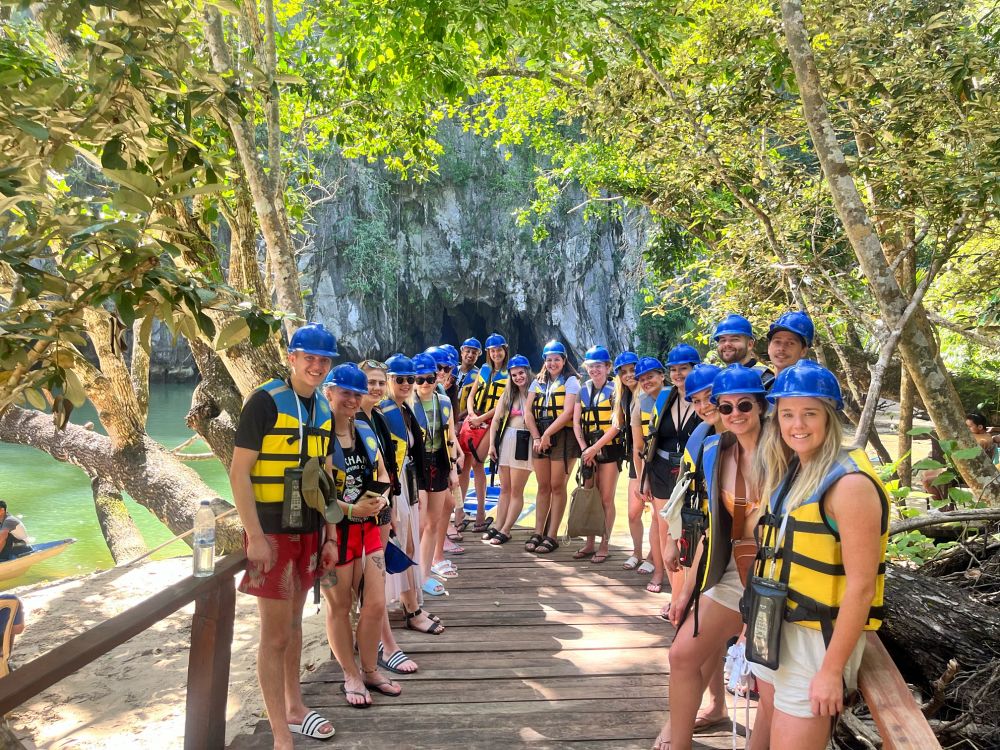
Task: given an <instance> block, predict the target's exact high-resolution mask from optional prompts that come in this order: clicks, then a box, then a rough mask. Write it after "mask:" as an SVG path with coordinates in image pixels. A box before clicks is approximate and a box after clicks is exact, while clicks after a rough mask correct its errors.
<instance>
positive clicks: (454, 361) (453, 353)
mask: <svg viewBox="0 0 1000 750" xmlns="http://www.w3.org/2000/svg"><path fill="white" fill-rule="evenodd" d="M441 348H442V349H444V350H445V351H446V352H448V354H450V355H451V366H452V367H458V349H456V348H455V347H453V346H452V345H451V344H441Z"/></svg>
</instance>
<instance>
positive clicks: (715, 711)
mask: <svg viewBox="0 0 1000 750" xmlns="http://www.w3.org/2000/svg"><path fill="white" fill-rule="evenodd" d="M725 653H726V648H725V645H721V646H719V648H718V650H717V651H716V652H715V654H714V655H713V656H712V657H710V658H709V659H708V660H707V661H706V662H705V663H704V664H703V665H702V667H701V681H702V683H703V684H704V685H705V696H704V697H707V699H708V702H707V703H706V702H705V701H704V700H703V701H702V704H703V705H702V707H701V708H699V709H698V716H697V718H696V719H695V728H698V727H699V726H709V725H712V724H715V723H716V722H719V721H723V720H727V719H728V718H729V707H728V706H727V705H726V686H725V680H724V677H723V674H722V659H723V656H724V655H725Z"/></svg>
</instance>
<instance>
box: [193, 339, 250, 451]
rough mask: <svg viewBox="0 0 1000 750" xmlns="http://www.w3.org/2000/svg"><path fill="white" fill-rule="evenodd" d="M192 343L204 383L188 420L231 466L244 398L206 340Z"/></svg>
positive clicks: (197, 393)
mask: <svg viewBox="0 0 1000 750" xmlns="http://www.w3.org/2000/svg"><path fill="white" fill-rule="evenodd" d="M189 343H190V345H191V354H192V355H193V356H194V361H195V364H196V365H197V366H198V370H199V372H201V382H200V383H199V384H198V385H197V386H195V389H194V393H193V394H192V395H191V410H190V411H189V412H188V413H187V417H186V420H185V421H186V422H187V426H188V427H190V428H191V429H192V430H194V431H195V432H197V433H198V434H199V435H200V436H201V438H202V439H203V440H204V441H205V442H206V443H207V444H208V446H209V448H211V449H212V453H214V454H215V455H216V456H218V458H219V460H220V461H222V463H223V465H225V466H226V468H229V465H230V464H231V463H232V461H233V447H234V442H233V441H234V439H235V438H236V425H237V424H238V423H239V416H240V410H241V409H242V406H243V400H242V398H241V395H240V392H239V390H237V388H236V384H235V383H234V382H233V380H232V378H231V377H230V376H229V371H228V370H227V369H226V367H225V366H224V364H223V362H222V360H221V359H220V358H219V356H218V355H217V353H216V352H214V351H213V350H212V348H211V347H210V346H208V345H207V344H205V343H204V342H203V341H192V342H189Z"/></svg>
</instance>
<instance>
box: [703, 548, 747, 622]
mask: <svg viewBox="0 0 1000 750" xmlns="http://www.w3.org/2000/svg"><path fill="white" fill-rule="evenodd" d="M705 596H707V597H708V598H709V599H711V600H712V601H714V602H717V603H719V604H721V605H722V606H723V607H725V608H726V609H731V610H733V612H739V611H740V599H742V598H743V584H742V583H740V573H739V571H738V570H736V562H735V561H734V560H733V559H732V557H730V558H729V565H728V566H727V567H726V572H725V573H723V574H722V578H721V579H720V580H719V582H718V583H717V584H715V585H714V586H712V588H710V589H709V590H708V591H706V592H705Z"/></svg>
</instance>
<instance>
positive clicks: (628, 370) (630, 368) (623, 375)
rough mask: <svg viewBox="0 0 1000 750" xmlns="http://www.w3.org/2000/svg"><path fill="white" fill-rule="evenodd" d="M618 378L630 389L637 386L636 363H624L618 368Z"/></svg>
mask: <svg viewBox="0 0 1000 750" xmlns="http://www.w3.org/2000/svg"><path fill="white" fill-rule="evenodd" d="M618 379H619V380H620V381H622V385H624V386H625V387H626V388H628V389H629V390H632V389H633V388H635V383H636V380H635V365H622V366H621V367H619V368H618Z"/></svg>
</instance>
